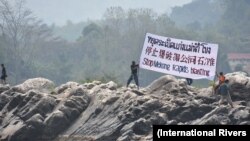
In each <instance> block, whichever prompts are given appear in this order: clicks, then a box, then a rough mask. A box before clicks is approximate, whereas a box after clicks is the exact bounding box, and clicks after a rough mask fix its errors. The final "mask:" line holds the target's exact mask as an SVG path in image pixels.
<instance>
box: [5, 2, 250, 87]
mask: <svg viewBox="0 0 250 141" xmlns="http://www.w3.org/2000/svg"><path fill="white" fill-rule="evenodd" d="M19 1H20V0H19ZM201 1H202V2H201ZM18 5H19V6H18ZM20 5H21V6H20ZM204 5H206V7H210V8H208V9H204V11H203V12H200V13H199V14H201V15H199V16H198V15H197V14H198V13H197V12H196V11H194V8H193V7H204ZM213 6H217V10H216V13H213V14H209V13H210V12H213V10H212V9H211V7H213ZM8 7H11V8H8ZM249 9H250V3H249V2H248V1H247V0H239V1H234V0H227V1H224V0H219V1H216V2H215V1H209V2H205V4H203V0H195V1H193V2H192V3H190V4H187V5H184V6H183V7H178V8H174V9H173V12H172V13H171V15H170V17H169V16H168V14H167V13H166V14H162V15H157V14H156V13H155V12H154V11H153V10H151V9H129V10H124V9H122V8H121V7H111V8H108V9H107V10H106V12H105V13H104V14H103V18H102V19H101V20H98V21H87V22H82V23H79V24H74V23H72V22H70V21H68V22H67V25H65V26H63V27H57V26H56V25H52V26H47V25H46V24H43V22H42V21H39V20H38V19H37V18H35V17H34V16H33V14H32V12H31V11H28V10H27V9H26V8H25V3H16V6H15V5H10V4H9V3H8V1H7V0H0V33H1V34H0V62H3V63H5V64H6V68H7V71H8V73H9V75H8V76H9V77H8V80H9V81H10V82H11V83H12V84H14V83H19V82H20V81H23V80H25V79H27V78H30V77H38V76H41V77H46V78H48V79H51V80H53V81H55V82H56V83H58V84H60V83H64V82H67V81H71V80H72V81H78V82H82V81H88V80H94V79H97V80H102V81H108V80H114V81H117V82H119V83H120V84H125V82H126V80H127V79H128V77H129V75H130V68H129V66H130V64H131V61H132V60H135V61H137V62H138V60H139V57H140V53H141V49H142V45H143V42H144V37H145V34H146V33H147V32H150V33H154V34H158V35H162V36H169V37H174V38H181V39H190V40H198V41H205V42H210V43H218V44H219V48H220V50H219V56H218V57H219V62H218V64H217V66H218V67H217V68H218V69H217V70H218V71H224V72H230V71H231V70H230V68H229V67H228V63H227V60H226V54H227V53H228V52H249V48H248V47H247V46H249V45H250V33H249V32H250V31H249V30H247V29H249V26H250V24H248V23H249V19H248V18H249V15H250V10H249ZM200 10H203V8H200ZM192 11H193V12H192ZM183 12H184V13H186V14H187V15H186V17H185V18H187V19H184V16H183ZM202 15H203V16H202ZM239 15H240V16H239ZM209 16H210V17H209ZM215 16H216V18H213V17H215ZM20 17H22V18H20ZM194 17H197V19H196V18H194ZM182 19H183V20H184V21H181V20H182ZM189 19H190V22H185V21H187V20H189ZM180 23H182V24H180ZM74 33H75V34H74ZM58 35H60V36H61V37H59V36H58ZM66 39H68V40H66ZM160 75H162V74H160V73H156V72H152V71H146V70H140V71H139V80H140V82H141V84H142V85H146V84H148V83H150V82H151V81H152V80H154V79H155V78H157V77H159V76H160Z"/></svg>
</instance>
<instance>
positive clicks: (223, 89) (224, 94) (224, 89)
mask: <svg viewBox="0 0 250 141" xmlns="http://www.w3.org/2000/svg"><path fill="white" fill-rule="evenodd" d="M228 83H229V80H225V82H224V83H222V84H221V85H220V87H219V94H220V95H221V99H220V101H219V105H221V104H222V103H223V101H224V100H225V99H226V100H227V102H228V103H229V104H230V105H231V107H232V108H233V107H234V106H233V102H232V99H231V96H230V93H229V86H228Z"/></svg>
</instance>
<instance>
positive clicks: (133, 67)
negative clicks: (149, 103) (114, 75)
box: [127, 61, 139, 89]
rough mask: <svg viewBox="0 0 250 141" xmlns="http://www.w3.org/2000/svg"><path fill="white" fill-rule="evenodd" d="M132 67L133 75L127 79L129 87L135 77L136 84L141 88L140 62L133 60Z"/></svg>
mask: <svg viewBox="0 0 250 141" xmlns="http://www.w3.org/2000/svg"><path fill="white" fill-rule="evenodd" d="M130 68H131V75H130V77H129V79H128V81H127V87H128V85H129V84H130V82H131V81H132V80H133V79H134V80H135V84H136V85H137V88H138V89H139V82H138V75H137V72H138V68H139V64H136V63H135V61H132V64H131V66H130Z"/></svg>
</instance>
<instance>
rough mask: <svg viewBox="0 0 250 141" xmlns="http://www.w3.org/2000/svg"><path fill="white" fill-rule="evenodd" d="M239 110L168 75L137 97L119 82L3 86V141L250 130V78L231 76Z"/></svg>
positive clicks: (109, 140) (120, 139)
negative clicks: (178, 128) (209, 128)
mask: <svg viewBox="0 0 250 141" xmlns="http://www.w3.org/2000/svg"><path fill="white" fill-rule="evenodd" d="M226 78H227V79H229V80H230V85H231V94H232V100H233V102H234V105H235V107H234V108H231V107H230V106H228V105H226V104H224V105H218V101H219V96H218V95H212V87H209V88H203V89H198V88H195V87H192V86H188V85H187V84H186V81H185V80H184V79H176V78H175V77H173V76H170V75H166V76H162V77H161V78H159V79H157V80H155V81H154V82H152V84H150V85H149V86H148V87H146V88H142V89H140V91H138V90H137V89H136V88H134V87H130V88H125V87H118V85H117V84H116V83H115V82H112V81H111V82H108V83H106V84H104V83H101V82H100V81H94V82H92V83H85V84H78V83H76V82H68V83H66V84H63V85H61V86H59V87H56V88H55V85H54V83H53V82H52V81H50V80H47V79H44V78H35V79H30V80H27V81H26V82H24V83H23V84H20V85H17V86H14V87H10V86H0V93H1V94H0V140H1V141H5V140H8V141H17V140H18V141H34V140H38V141H39V140H41V141H44V140H46V141H50V140H51V141H66V140H67V141H75V140H86V141H94V140H96V141H131V140H138V141H151V140H152V125H154V124H164V125H165V124H166V125H169V124H177V125H189V124H198V125H204V124H230V125H236V124H237V125H250V114H249V113H250V81H249V80H250V78H249V76H247V75H246V74H244V73H241V72H237V73H232V74H227V75H226Z"/></svg>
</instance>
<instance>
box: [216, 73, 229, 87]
mask: <svg viewBox="0 0 250 141" xmlns="http://www.w3.org/2000/svg"><path fill="white" fill-rule="evenodd" d="M216 76H217V77H218V79H219V84H218V85H216V86H215V88H214V90H215V91H216V90H217V89H218V88H219V87H220V85H221V84H223V83H224V82H225V79H226V77H225V76H224V74H223V72H220V75H218V74H217V73H216Z"/></svg>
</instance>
